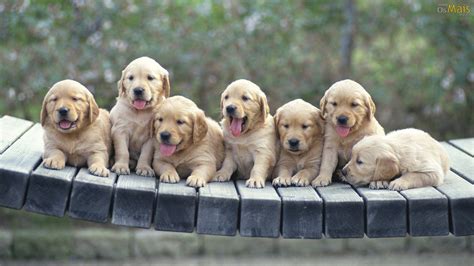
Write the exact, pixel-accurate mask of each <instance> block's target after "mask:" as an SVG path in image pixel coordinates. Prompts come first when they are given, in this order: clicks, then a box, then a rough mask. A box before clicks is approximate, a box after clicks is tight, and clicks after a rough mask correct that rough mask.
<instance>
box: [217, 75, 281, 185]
mask: <svg viewBox="0 0 474 266" xmlns="http://www.w3.org/2000/svg"><path fill="white" fill-rule="evenodd" d="M220 106H221V110H222V115H223V116H224V118H223V120H222V121H221V125H222V127H223V131H224V141H225V145H226V154H225V159H224V163H223V165H222V168H221V169H220V170H219V171H218V172H217V173H216V176H215V177H214V180H216V181H227V180H230V179H231V176H232V174H233V173H234V172H235V171H237V172H238V175H239V178H244V179H247V181H246V185H247V186H248V187H255V188H262V187H264V186H265V181H266V180H267V178H269V177H270V176H271V174H272V171H273V167H274V166H275V163H276V161H277V156H278V139H277V137H276V133H275V122H274V120H273V117H272V115H271V114H270V108H269V107H268V103H267V97H266V95H265V93H263V91H262V90H261V89H260V88H259V87H258V86H257V85H256V84H255V83H252V82H251V81H248V80H244V79H240V80H236V81H234V82H232V83H231V84H230V85H229V86H227V88H226V89H225V90H224V92H223V93H222V95H221V104H220Z"/></svg>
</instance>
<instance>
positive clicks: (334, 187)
mask: <svg viewBox="0 0 474 266" xmlns="http://www.w3.org/2000/svg"><path fill="white" fill-rule="evenodd" d="M317 191H318V193H319V195H320V196H321V198H323V202H324V235H325V236H326V237H328V238H353V237H363V236H364V201H363V200H362V198H361V197H360V196H359V195H358V194H357V192H355V191H354V189H352V187H351V186H350V185H347V184H341V183H333V184H331V185H329V186H327V187H318V188H317Z"/></svg>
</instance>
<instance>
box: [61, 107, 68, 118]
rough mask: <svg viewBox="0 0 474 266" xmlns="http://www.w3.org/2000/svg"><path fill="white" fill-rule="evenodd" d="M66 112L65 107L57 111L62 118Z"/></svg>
mask: <svg viewBox="0 0 474 266" xmlns="http://www.w3.org/2000/svg"><path fill="white" fill-rule="evenodd" d="M68 112H69V108H67V107H61V108H59V109H58V113H59V114H60V115H62V116H65V115H67V113H68Z"/></svg>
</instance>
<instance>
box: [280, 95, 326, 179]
mask: <svg viewBox="0 0 474 266" xmlns="http://www.w3.org/2000/svg"><path fill="white" fill-rule="evenodd" d="M275 125H276V128H277V133H278V134H277V135H278V136H279V138H280V147H281V148H280V157H279V159H278V162H277V164H276V167H275V174H276V178H275V179H273V184H274V185H277V186H289V185H291V184H293V185H297V186H308V185H309V184H310V183H311V181H312V180H313V179H314V178H315V177H316V176H317V175H318V174H319V167H320V165H321V157H322V153H323V137H324V120H323V119H322V117H321V111H320V110H319V109H318V108H316V107H314V106H313V105H312V104H310V103H308V102H305V101H303V100H301V99H298V100H294V101H291V102H289V103H287V104H285V105H283V106H281V107H280V108H278V110H277V111H276V113H275Z"/></svg>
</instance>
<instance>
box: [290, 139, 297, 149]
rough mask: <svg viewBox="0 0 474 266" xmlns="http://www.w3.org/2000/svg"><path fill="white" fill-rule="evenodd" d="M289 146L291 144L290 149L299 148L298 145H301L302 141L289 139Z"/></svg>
mask: <svg viewBox="0 0 474 266" xmlns="http://www.w3.org/2000/svg"><path fill="white" fill-rule="evenodd" d="M288 144H290V147H293V148H295V147H298V145H299V144H300V140H299V139H289V140H288Z"/></svg>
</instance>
